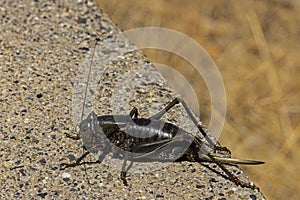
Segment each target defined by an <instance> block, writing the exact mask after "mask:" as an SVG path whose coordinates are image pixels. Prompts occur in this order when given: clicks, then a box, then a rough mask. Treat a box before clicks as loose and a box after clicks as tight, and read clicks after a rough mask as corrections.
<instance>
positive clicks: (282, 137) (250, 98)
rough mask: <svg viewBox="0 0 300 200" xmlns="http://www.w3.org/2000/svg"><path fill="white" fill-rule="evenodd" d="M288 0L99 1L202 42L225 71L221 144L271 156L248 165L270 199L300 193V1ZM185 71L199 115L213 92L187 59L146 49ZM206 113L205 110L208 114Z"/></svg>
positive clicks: (122, 17) (127, 18) (115, 13)
mask: <svg viewBox="0 0 300 200" xmlns="http://www.w3.org/2000/svg"><path fill="white" fill-rule="evenodd" d="M291 2H292V1H284V0H281V1H280V0H264V1H250V0H249V1H243V2H240V1H234V0H216V1H211V0H210V1H182V0H169V1H167V0H165V1H163V0H152V1H146V0H126V1H122V0H110V1H107V0H102V1H101V0H99V5H100V6H101V7H103V8H104V9H105V11H106V12H107V13H108V14H109V15H110V16H111V17H112V19H113V20H114V21H115V22H116V23H117V24H118V25H119V27H121V28H122V29H124V30H126V29H130V28H135V27H144V26H161V27H167V28H171V29H175V30H178V31H180V32H182V33H185V34H187V35H189V36H190V37H191V38H193V39H195V40H197V41H198V42H199V43H200V44H201V45H202V46H203V47H204V48H205V49H206V50H207V51H208V52H209V54H210V55H211V56H212V58H213V59H214V61H215V62H216V64H217V66H218V67H219V70H220V72H221V74H222V77H223V80H224V84H225V88H226V94H227V116H226V122H225V126H224V130H223V133H222V136H221V138H220V140H221V143H222V144H224V145H226V146H228V147H229V148H230V149H231V150H232V152H233V153H234V156H235V157H241V158H255V159H260V160H264V161H266V163H267V164H266V165H264V166H252V167H243V168H244V169H245V170H246V171H247V173H248V175H249V176H250V178H251V179H252V180H253V181H254V182H255V183H256V184H257V185H258V186H260V187H261V189H262V192H263V193H264V194H265V195H266V196H267V197H268V198H271V199H286V198H287V197H289V199H296V198H298V197H299V195H300V193H299V192H298V191H299V189H300V184H298V180H297V177H298V176H299V171H300V170H299V168H300V167H299V166H300V163H299V161H298V160H297V158H299V157H300V151H299V148H298V145H299V143H300V134H299V133H300V104H299V99H300V90H299V88H300V79H299V77H300V66H299V65H300V58H299V56H298V55H297V54H298V53H299V52H300V51H299V50H300V26H299V25H300V15H299V11H300V4H298V5H297V4H296V1H295V3H291ZM145 53H146V54H147V55H148V56H149V57H150V58H152V59H153V60H155V62H158V63H165V64H167V65H169V66H173V67H174V68H176V69H177V70H179V71H181V73H183V74H184V75H185V76H186V77H187V78H188V79H189V80H190V81H191V83H192V84H193V87H194V89H195V90H196V91H201V92H199V93H198V94H197V95H198V99H199V101H200V104H201V105H200V107H201V111H202V112H201V113H202V115H201V118H202V120H204V121H205V122H206V124H207V123H208V121H209V118H210V115H209V114H207V113H209V111H210V97H209V94H208V92H207V90H206V91H205V88H206V87H205V84H204V82H203V81H199V80H200V77H194V75H193V74H194V72H193V70H192V69H190V68H189V69H190V70H186V69H187V67H186V66H187V65H188V64H187V63H186V62H185V61H183V60H182V59H179V58H178V57H176V56H175V57H174V55H170V54H168V53H166V52H153V51H146V52H145ZM205 113H206V114H205Z"/></svg>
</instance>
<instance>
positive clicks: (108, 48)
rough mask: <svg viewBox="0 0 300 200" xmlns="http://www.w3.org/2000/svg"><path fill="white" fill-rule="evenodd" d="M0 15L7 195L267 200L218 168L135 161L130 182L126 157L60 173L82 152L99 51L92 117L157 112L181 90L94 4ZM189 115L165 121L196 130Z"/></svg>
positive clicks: (1, 189) (1, 178)
mask: <svg viewBox="0 0 300 200" xmlns="http://www.w3.org/2000/svg"><path fill="white" fill-rule="evenodd" d="M0 13H1V16H0V17H1V30H0V31H1V34H0V42H1V49H0V63H1V65H0V68H1V74H0V76H1V91H2V92H1V97H0V102H1V112H0V117H1V119H2V120H1V121H0V123H1V126H0V133H1V134H0V145H1V146H0V148H1V155H0V158H1V162H0V172H1V173H0V198H1V199H11V198H14V199H16V198H20V199H252V200H253V199H264V196H263V194H261V193H260V192H258V191H253V190H251V189H248V188H241V187H238V186H236V185H235V184H234V183H232V182H231V181H230V180H228V179H227V178H226V177H224V176H222V175H223V174H222V172H221V174H220V173H216V172H220V169H219V168H218V167H217V166H216V165H215V164H207V165H206V164H198V163H189V162H181V163H144V164H143V163H136V164H135V165H134V166H133V168H132V169H131V170H130V171H129V173H128V181H129V183H130V185H129V186H128V187H126V186H124V185H123V184H122V182H121V181H120V179H119V173H120V167H121V166H120V165H121V163H120V161H118V160H114V159H111V158H109V157H108V158H107V159H105V160H104V162H103V163H101V164H98V165H89V166H79V167H75V168H70V169H66V170H60V169H59V168H60V164H61V163H63V162H72V161H74V160H75V159H76V158H78V157H79V156H80V155H81V154H82V152H83V150H82V142H81V141H80V140H79V141H74V140H72V139H70V138H67V137H66V136H65V134H71V135H75V134H76V124H78V122H79V121H80V120H81V112H82V111H81V110H82V102H83V99H84V94H85V93H84V90H83V88H84V83H85V81H86V80H87V76H86V74H87V73H88V69H89V66H90V65H91V61H92V57H93V62H92V66H93V67H92V73H91V74H92V75H91V77H90V78H89V83H90V84H89V85H90V87H89V90H88V93H87V104H88V105H90V106H89V107H88V108H86V109H85V116H86V114H88V112H90V110H92V109H93V110H95V111H96V112H97V113H98V114H99V115H103V114H111V113H112V114H116V113H118V114H128V113H129V111H130V110H131V109H132V107H133V106H135V107H137V108H138V109H139V111H140V115H141V116H150V115H151V114H154V113H155V112H156V111H158V110H159V109H161V108H162V106H163V105H165V104H166V103H167V102H169V101H171V100H172V99H173V98H174V97H175V96H176V93H175V92H174V91H172V89H170V88H169V87H168V86H167V84H166V82H165V80H164V79H163V78H162V76H161V75H160V74H159V73H158V72H157V71H156V70H155V68H154V67H153V66H152V65H151V63H149V61H148V60H147V59H146V58H145V57H144V56H143V55H142V54H141V53H140V52H139V51H136V49H137V48H136V47H135V46H133V45H132V44H130V42H129V41H128V40H127V39H126V38H125V37H124V36H123V35H122V33H121V31H120V30H119V29H118V28H117V27H116V26H115V25H114V24H113V23H112V22H111V21H110V19H109V18H108V17H107V16H106V14H105V13H103V11H102V10H100V9H99V8H98V7H96V6H95V5H94V3H92V2H87V3H86V2H83V1H79V0H78V1H77V2H75V1H69V2H68V1H58V2H56V3H53V2H51V3H50V2H49V1H15V0H11V1H4V2H1V3H0ZM96 38H98V42H97V45H96V48H94V47H95V42H96ZM93 55H94V56H93ZM186 118H187V117H186V114H184V112H183V110H182V109H181V108H180V107H176V108H175V109H174V110H172V111H171V112H170V114H168V115H166V117H165V119H168V120H169V121H172V122H174V123H176V124H180V127H183V128H186V129H188V130H189V131H195V128H193V125H192V123H191V122H190V121H189V120H187V119H186ZM87 160H88V161H92V160H95V159H94V158H93V156H90V157H88V158H87ZM228 169H230V170H231V171H232V172H233V173H234V174H236V175H238V176H239V177H240V178H241V179H242V180H244V181H249V179H248V178H247V177H246V175H245V174H244V173H243V171H241V170H240V169H239V168H238V167H236V166H228ZM88 182H89V183H88Z"/></svg>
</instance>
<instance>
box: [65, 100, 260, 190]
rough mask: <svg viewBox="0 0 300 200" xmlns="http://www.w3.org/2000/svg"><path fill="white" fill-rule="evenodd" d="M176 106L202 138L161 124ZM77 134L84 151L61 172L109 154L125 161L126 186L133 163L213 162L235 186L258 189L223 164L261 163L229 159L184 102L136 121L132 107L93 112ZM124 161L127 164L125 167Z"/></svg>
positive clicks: (99, 159)
mask: <svg viewBox="0 0 300 200" xmlns="http://www.w3.org/2000/svg"><path fill="white" fill-rule="evenodd" d="M176 104H181V105H182V106H183V108H184V109H185V111H186V112H187V114H188V116H189V117H190V118H191V119H192V121H193V123H194V124H195V126H197V128H198V129H199V131H200V132H201V133H202V135H203V138H202V137H200V136H194V135H193V134H191V133H188V132H187V131H185V130H183V129H181V128H180V127H178V126H176V125H174V124H171V123H168V122H164V121H162V120H160V119H161V117H162V116H163V115H164V114H165V113H166V112H168V111H169V110H170V109H171V108H172V107H174V106H175V105H176ZM79 127H80V131H79V133H78V135H77V136H76V137H72V136H69V137H71V138H73V139H76V140H78V139H80V138H81V139H82V141H83V145H84V147H85V149H86V150H87V152H86V153H84V154H83V155H82V156H81V157H80V158H78V159H77V160H76V162H75V163H71V164H66V163H63V164H62V169H65V168H68V167H75V166H78V165H82V164H85V163H87V164H89V163H91V162H83V159H84V158H85V157H86V156H87V155H88V154H89V153H93V154H96V155H99V157H98V160H97V161H96V162H92V163H101V161H102V160H103V159H104V158H105V156H106V155H107V154H108V153H110V152H112V153H113V155H114V156H115V157H117V158H121V159H124V163H123V166H122V172H121V175H120V176H121V179H122V180H123V183H124V184H125V185H128V183H127V181H126V173H127V171H128V170H129V169H130V167H131V166H132V164H133V162H148V161H159V162H170V161H190V162H213V163H216V164H217V165H218V166H219V167H220V168H221V169H222V170H223V171H224V172H225V173H226V174H227V176H228V177H229V179H230V180H232V181H233V182H234V183H235V184H236V185H238V186H241V187H247V188H251V189H257V190H259V188H258V187H257V186H255V185H252V184H250V183H246V182H243V181H241V180H240V179H238V177H236V176H235V175H233V174H232V173H231V172H230V171H229V170H228V169H226V167H225V165H224V164H249V165H257V164H263V163H264V162H262V161H254V160H240V159H234V158H231V157H230V151H229V150H228V149H227V148H226V147H222V146H221V145H220V144H219V143H218V142H217V143H216V144H214V142H213V141H212V139H211V138H209V137H208V135H207V132H206V131H205V130H204V127H203V126H202V125H200V124H199V123H198V121H197V120H196V118H195V117H194V115H193V114H192V112H191V111H190V110H189V108H188V106H187V105H186V103H185V102H184V101H183V100H182V99H179V98H176V99H174V100H173V101H172V102H171V103H170V104H168V105H167V106H166V107H165V108H164V109H163V110H162V111H160V112H158V113H157V114H155V115H154V116H152V117H150V118H139V117H138V110H137V108H133V109H132V111H131V112H130V114H129V115H104V116H97V115H96V114H95V113H94V112H92V113H91V114H90V115H89V116H88V117H87V118H86V119H85V120H83V121H82V122H81V123H80V126H79ZM127 161H129V162H130V164H129V165H128V166H126V165H127Z"/></svg>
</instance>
